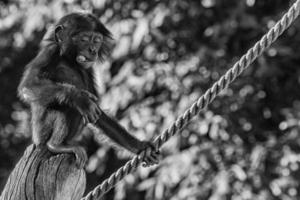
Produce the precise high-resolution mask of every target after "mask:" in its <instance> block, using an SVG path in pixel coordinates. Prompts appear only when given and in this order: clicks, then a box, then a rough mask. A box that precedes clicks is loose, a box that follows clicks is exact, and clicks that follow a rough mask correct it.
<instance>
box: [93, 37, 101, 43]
mask: <svg viewBox="0 0 300 200" xmlns="http://www.w3.org/2000/svg"><path fill="white" fill-rule="evenodd" d="M94 42H95V43H100V42H102V38H100V37H95V40H94Z"/></svg>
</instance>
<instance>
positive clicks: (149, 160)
mask: <svg viewBox="0 0 300 200" xmlns="http://www.w3.org/2000/svg"><path fill="white" fill-rule="evenodd" d="M145 160H147V163H150V164H152V163H155V162H156V159H155V158H154V157H153V156H152V148H147V149H146V159H145Z"/></svg>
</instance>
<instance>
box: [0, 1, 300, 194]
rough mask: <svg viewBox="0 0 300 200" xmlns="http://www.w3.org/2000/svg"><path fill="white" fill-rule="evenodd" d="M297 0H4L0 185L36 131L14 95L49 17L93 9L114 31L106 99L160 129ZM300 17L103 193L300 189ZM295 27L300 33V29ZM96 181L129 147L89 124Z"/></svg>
mask: <svg viewBox="0 0 300 200" xmlns="http://www.w3.org/2000/svg"><path fill="white" fill-rule="evenodd" d="M292 3H293V1H287V0H229V1H228V0H218V1H217V0H198V1H193V0H187V1H182V0H173V1H168V0H165V1H146V0H139V1H137V0H131V1H126V0H114V1H112V0H101V1H98V0H92V1H87V0H64V1H54V0H50V1H46V0H39V1H37V0H20V1H10V0H2V1H0V55H1V59H0V95H1V98H0V161H1V162H0V187H1V188H3V186H4V184H5V182H6V180H7V177H8V175H9V173H10V171H11V170H12V168H13V167H14V165H15V163H16V162H17V160H18V159H19V157H20V156H21V155H22V153H23V150H24V149H25V147H26V145H28V144H29V142H30V130H29V129H28V126H27V125H26V124H27V122H28V119H29V118H30V117H29V112H28V111H29V110H28V107H27V106H26V105H24V104H23V103H21V102H20V101H19V100H18V98H17V96H16V87H17V85H18V82H19V80H20V77H21V74H22V72H23V69H24V66H25V65H26V64H27V63H28V62H29V61H30V60H31V59H32V58H33V57H34V56H35V55H36V53H37V51H38V46H39V43H40V41H41V38H42V36H43V34H44V33H45V31H46V29H47V28H48V27H49V26H50V25H51V24H53V23H54V22H55V21H57V20H58V19H59V18H60V17H62V16H63V15H65V14H66V13H69V12H72V11H78V10H87V11H91V12H93V13H94V14H95V15H97V16H99V18H100V19H101V20H102V22H103V23H105V24H106V25H107V26H108V27H109V29H110V30H111V31H112V33H113V35H114V47H113V51H112V54H111V56H110V58H109V59H108V61H105V62H104V63H101V64H99V66H97V70H96V77H97V80H98V81H99V94H100V96H101V106H102V107H103V108H104V109H107V110H108V111H109V112H110V113H111V114H112V115H114V116H116V118H117V119H118V120H119V121H120V122H121V123H122V124H123V125H124V126H125V127H126V128H127V129H128V130H129V131H130V132H131V133H132V134H134V135H136V136H137V137H139V138H140V139H152V138H154V137H155V136H156V135H158V134H159V133H161V131H163V130H164V129H165V128H167V127H168V126H169V125H170V124H171V123H172V122H173V121H174V120H175V119H176V117H177V116H178V115H179V114H181V113H182V112H183V111H184V110H185V109H187V108H188V107H189V106H190V105H191V103H192V102H193V101H195V100H196V99H197V98H198V97H200V96H201V95H202V94H203V93H204V92H205V90H206V89H207V88H209V87H210V86H211V85H212V83H213V82H214V81H216V80H218V78H219V77H220V76H221V75H222V74H223V73H224V72H225V71H226V70H227V69H228V68H229V67H231V65H232V64H233V63H234V62H235V61H236V60H237V59H238V58H239V56H241V55H242V54H243V53H245V52H246V50H247V49H248V48H249V47H251V46H252V45H253V44H254V43H255V42H256V41H257V40H258V39H259V38H260V37H261V36H262V35H263V34H264V33H265V32H266V31H267V30H268V29H269V28H270V27H272V26H273V25H274V23H275V22H276V20H278V19H280V17H281V16H282V15H283V13H284V12H285V11H286V10H287V8H288V7H289V6H290V5H291V4H292ZM299 30H300V23H299V20H298V21H297V22H296V23H295V24H294V25H293V26H292V27H291V28H290V29H289V30H288V31H286V32H285V34H284V35H283V36H281V37H280V38H279V40H278V41H277V42H276V43H275V44H274V45H273V46H272V48H270V49H269V50H268V51H267V52H266V53H264V55H263V56H261V57H260V58H258V59H257V61H255V63H254V64H253V65H252V66H251V67H250V68H249V69H248V70H247V71H246V72H245V73H244V74H243V75H242V77H241V78H239V79H238V80H236V81H235V82H234V83H233V84H232V85H231V86H230V88H229V89H227V91H225V92H223V93H222V95H221V97H218V98H217V99H216V100H215V101H214V102H213V103H212V104H211V105H210V106H209V108H208V109H207V110H206V111H205V112H202V113H201V114H199V117H198V118H197V119H195V120H193V122H192V123H190V124H189V125H188V126H187V127H186V128H185V129H184V130H183V131H182V132H181V133H180V134H178V136H176V137H174V138H172V139H171V140H170V141H169V142H168V143H166V144H165V145H164V147H163V150H162V151H163V157H164V159H163V160H162V162H161V164H160V165H159V166H157V167H152V168H140V169H139V170H138V171H137V172H136V173H133V174H131V175H129V176H128V177H127V178H126V179H125V180H124V181H123V182H121V183H120V184H118V185H117V187H116V188H115V189H114V190H112V191H111V192H110V193H108V195H106V199H118V200H121V199H124V200H126V199H131V200H137V199H138V200H140V199H146V200H150V199H157V200H162V199H164V200H167V199H172V200H195V199H209V200H223V199H234V200H235V199H239V200H240V199H245V200H246V199H258V200H263V199H280V200H296V199H299V197H300V185H299V180H300V172H299V162H300V148H299V145H300V137H299V136H300V132H299V127H300V92H299V86H300V67H299V64H300V57H299V55H298V53H296V52H300V45H299V43H298V42H300V41H299V40H300V37H299ZM297 36H298V37H297ZM84 144H85V146H86V148H87V150H88V154H89V157H90V159H89V162H88V165H87V173H88V174H87V175H88V180H87V184H88V185H87V191H89V190H91V189H92V188H93V187H94V186H95V185H97V184H99V183H100V182H101V180H103V179H104V178H106V177H108V175H109V174H110V173H112V172H113V171H115V170H116V169H117V168H118V167H120V166H121V165H122V164H124V162H125V161H126V160H127V159H128V154H126V153H123V151H120V150H115V149H112V148H110V145H108V144H106V143H105V142H103V138H101V137H94V136H93V135H92V134H91V133H90V132H89V131H86V133H85V140H84Z"/></svg>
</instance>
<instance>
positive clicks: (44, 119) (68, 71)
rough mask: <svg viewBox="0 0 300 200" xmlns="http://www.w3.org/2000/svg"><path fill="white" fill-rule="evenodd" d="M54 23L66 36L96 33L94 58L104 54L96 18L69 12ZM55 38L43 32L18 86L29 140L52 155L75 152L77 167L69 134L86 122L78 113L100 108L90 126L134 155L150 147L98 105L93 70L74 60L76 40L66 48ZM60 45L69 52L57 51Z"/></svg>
mask: <svg viewBox="0 0 300 200" xmlns="http://www.w3.org/2000/svg"><path fill="white" fill-rule="evenodd" d="M58 26H63V28H64V29H63V31H64V32H63V34H67V36H68V37H71V36H73V35H76V34H78V33H80V32H81V31H87V30H88V31H94V32H98V33H101V34H102V35H103V36H104V38H103V41H104V42H103V44H102V46H101V49H100V50H99V52H98V54H99V58H100V59H103V57H104V56H105V55H107V53H108V52H109V40H111V34H110V32H109V31H108V30H107V29H106V28H105V26H104V25H103V24H102V23H101V22H100V21H99V20H98V19H97V18H96V17H95V16H93V15H91V14H80V13H72V14H69V15H67V16H65V17H63V18H62V19H61V20H60V21H59V22H58V23H57V24H56V27H58ZM55 37H56V35H55V31H54V30H50V31H49V32H48V33H47V34H46V36H45V39H44V42H43V43H42V45H41V50H40V53H39V54H38V55H37V56H36V57H35V58H34V59H33V60H32V61H31V62H30V63H29V64H28V65H27V66H26V69H25V73H24V75H23V78H22V81H21V83H20V85H19V88H18V92H19V96H20V97H21V99H22V100H24V101H25V102H26V103H28V104H30V106H31V111H32V120H31V121H32V132H33V133H32V134H33V142H34V143H35V144H36V145H47V147H48V149H49V150H50V151H52V152H54V153H63V152H65V153H74V154H75V155H76V158H77V161H78V160H79V161H78V163H79V165H80V166H81V167H82V166H83V164H84V163H85V161H86V156H85V152H84V151H83V150H82V149H81V147H78V146H75V145H74V138H75V137H76V135H78V134H80V133H81V131H82V129H83V127H84V126H85V124H84V122H83V118H82V117H83V115H84V116H85V115H91V116H92V115H95V112H96V111H100V112H99V116H98V119H99V120H97V123H96V124H95V125H96V126H97V127H98V128H101V129H103V131H104V133H105V134H106V135H107V136H108V137H110V138H111V139H113V140H114V141H115V142H117V143H118V144H120V145H122V146H123V147H125V148H127V149H129V150H130V151H132V152H134V153H138V152H139V151H141V150H143V149H145V148H147V147H152V146H151V144H149V143H147V142H142V141H139V140H138V139H136V138H135V137H133V136H131V135H130V134H129V133H127V131H126V130H125V129H124V128H122V127H121V126H120V125H119V124H118V123H117V122H116V121H114V120H113V119H111V118H110V117H108V116H107V115H106V114H105V113H104V112H102V110H100V108H98V106H97V105H96V103H95V102H96V101H95V98H97V97H98V96H97V92H96V89H95V82H94V78H93V72H92V69H85V68H83V67H82V66H80V65H79V64H78V63H77V62H76V61H75V57H74V56H76V55H75V54H76V51H75V50H74V49H76V44H68V45H74V46H72V48H70V47H69V46H68V45H65V44H66V42H62V43H58V42H57V40H56V38H55ZM63 46H64V47H63ZM62 48H67V49H68V48H69V50H66V49H64V50H63V51H62ZM61 52H63V54H62V53H61ZM73 53H74V55H73ZM152 148H153V147H152ZM151 156H152V158H151V159H152V161H153V159H156V155H154V154H152V155H151ZM151 159H150V160H146V161H148V162H147V163H151V162H152V161H151ZM152 163H153V162H152Z"/></svg>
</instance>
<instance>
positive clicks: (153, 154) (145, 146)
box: [138, 141, 160, 167]
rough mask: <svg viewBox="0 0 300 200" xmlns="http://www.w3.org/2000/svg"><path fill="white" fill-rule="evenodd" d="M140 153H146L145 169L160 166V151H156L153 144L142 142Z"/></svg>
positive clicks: (144, 159) (144, 158)
mask: <svg viewBox="0 0 300 200" xmlns="http://www.w3.org/2000/svg"><path fill="white" fill-rule="evenodd" d="M139 149H140V151H139V152H138V153H141V152H142V151H145V154H144V155H143V156H144V157H143V167H149V166H152V165H155V164H158V162H159V160H160V151H159V149H156V148H155V146H154V145H153V144H152V143H151V142H146V141H141V143H140V144H139Z"/></svg>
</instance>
